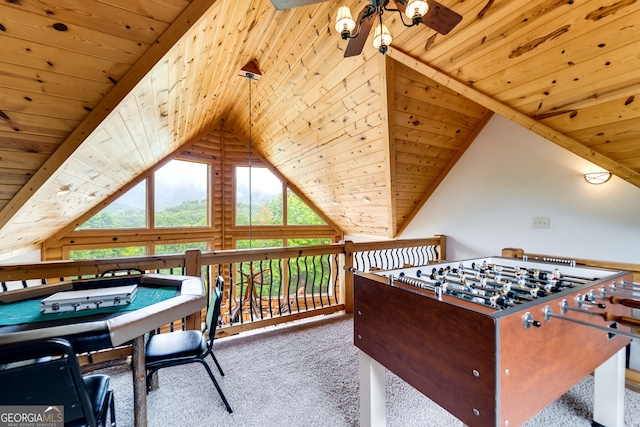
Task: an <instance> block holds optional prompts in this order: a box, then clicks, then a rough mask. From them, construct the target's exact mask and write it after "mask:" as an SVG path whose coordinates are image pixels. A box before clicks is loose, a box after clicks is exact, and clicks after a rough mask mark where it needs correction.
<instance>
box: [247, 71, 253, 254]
mask: <svg viewBox="0 0 640 427" xmlns="http://www.w3.org/2000/svg"><path fill="white" fill-rule="evenodd" d="M247 77H248V80H249V249H253V218H252V214H253V212H252V209H253V206H252V192H251V167H252V163H253V141H252V127H253V115H252V111H251V110H252V103H251V80H253V74H251V73H247Z"/></svg>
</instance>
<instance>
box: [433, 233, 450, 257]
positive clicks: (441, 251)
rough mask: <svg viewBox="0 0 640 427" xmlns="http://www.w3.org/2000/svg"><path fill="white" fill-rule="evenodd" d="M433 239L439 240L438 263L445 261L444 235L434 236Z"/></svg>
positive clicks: (445, 242)
mask: <svg viewBox="0 0 640 427" xmlns="http://www.w3.org/2000/svg"><path fill="white" fill-rule="evenodd" d="M434 237H437V238H438V239H440V261H446V259H447V236H445V235H444V234H436V235H434Z"/></svg>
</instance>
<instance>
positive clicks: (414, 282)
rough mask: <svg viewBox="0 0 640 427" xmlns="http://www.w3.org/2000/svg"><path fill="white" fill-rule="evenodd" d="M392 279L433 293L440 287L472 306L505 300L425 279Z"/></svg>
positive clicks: (497, 296) (512, 305) (403, 277)
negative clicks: (494, 300) (464, 296)
mask: <svg viewBox="0 0 640 427" xmlns="http://www.w3.org/2000/svg"><path fill="white" fill-rule="evenodd" d="M394 279H395V280H397V281H398V282H400V283H404V284H405V285H410V286H416V285H421V287H422V286H426V287H427V289H429V290H433V291H434V292H436V290H435V288H436V287H440V288H441V289H442V288H445V289H444V293H445V294H447V295H449V296H451V297H453V298H458V299H461V300H463V301H469V302H472V303H474V304H479V305H482V306H486V305H487V303H486V301H489V305H491V299H492V298H498V299H499V298H500V297H502V298H503V299H505V300H506V298H505V297H504V296H502V295H492V296H487V295H480V294H474V293H473V292H469V291H467V290H464V289H449V288H446V287H445V286H443V285H441V284H439V283H437V282H429V281H427V280H426V279H418V278H413V277H407V276H398V277H394ZM423 289H424V288H423ZM487 290H488V289H487ZM452 292H455V293H457V294H463V295H467V296H469V297H471V299H468V298H463V297H460V296H458V295H455V294H452ZM473 298H482V299H484V300H485V302H482V303H481V302H478V301H474V300H473ZM516 302H518V303H519V304H522V302H520V301H516ZM503 305H508V306H509V307H515V306H516V305H515V304H506V303H505V304H503Z"/></svg>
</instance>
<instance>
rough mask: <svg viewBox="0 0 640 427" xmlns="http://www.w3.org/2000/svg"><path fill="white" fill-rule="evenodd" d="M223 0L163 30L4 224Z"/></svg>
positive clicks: (4, 218) (21, 194)
mask: <svg viewBox="0 0 640 427" xmlns="http://www.w3.org/2000/svg"><path fill="white" fill-rule="evenodd" d="M217 1H219V0H198V1H192V2H191V3H190V4H189V6H187V8H186V9H185V10H184V11H183V12H182V13H181V14H180V16H179V17H178V18H177V19H176V20H175V21H174V22H173V24H171V26H170V27H169V28H167V30H166V31H165V32H164V33H162V35H161V36H160V37H158V40H156V42H155V43H153V44H152V45H151V46H150V47H149V49H148V50H147V51H146V52H145V53H144V54H143V55H142V57H141V58H140V60H139V61H137V62H136V63H135V64H134V65H133V66H132V67H131V68H130V69H129V71H127V73H126V74H125V75H124V76H123V77H122V79H121V80H120V81H119V82H118V83H117V84H116V85H115V86H114V87H113V89H111V91H109V93H107V95H106V96H105V97H104V98H103V99H102V101H100V103H99V104H98V105H97V106H96V107H95V108H94V109H93V111H92V112H91V113H89V114H88V115H87V117H85V119H84V120H83V121H82V123H80V125H79V126H78V127H77V128H75V130H74V131H73V132H72V133H71V134H70V135H69V137H68V138H67V139H66V140H65V141H64V142H63V143H62V144H61V145H60V147H59V148H58V149H57V150H56V151H55V153H54V154H53V155H52V156H51V157H49V159H48V160H47V161H46V162H45V163H44V164H43V165H42V167H41V168H40V169H39V170H38V171H37V172H36V173H35V174H33V176H32V177H31V179H29V181H28V182H27V183H26V184H25V185H24V186H23V187H22V188H21V189H20V191H18V193H16V195H15V196H14V197H13V199H11V201H10V202H9V203H8V204H7V205H6V206H5V207H4V208H3V209H2V211H0V228H2V227H4V226H5V225H6V224H7V223H8V222H9V221H10V220H11V218H13V217H14V216H15V215H16V214H17V213H18V212H19V211H20V209H21V208H22V207H23V206H24V205H25V203H27V201H29V199H30V198H31V197H32V196H33V195H34V194H35V193H36V192H37V191H38V190H39V189H40V187H42V186H43V185H44V184H45V183H46V182H47V180H48V179H49V178H51V176H52V175H53V174H54V173H55V172H56V171H57V170H58V169H59V168H60V166H62V164H64V162H65V161H66V160H67V159H68V158H69V156H71V155H72V154H73V153H74V152H75V151H76V149H78V147H79V146H80V145H81V144H82V142H84V140H85V139H86V138H87V137H88V136H89V135H90V134H91V133H92V132H93V131H94V130H95V129H96V128H97V127H98V126H99V125H100V124H101V123H102V122H103V121H104V120H105V119H106V118H107V116H108V115H109V114H110V113H111V112H112V111H113V110H114V109H115V108H116V106H117V105H118V104H119V103H120V102H121V101H122V100H123V99H124V98H125V97H126V96H127V95H128V94H129V93H130V92H131V91H132V90H133V88H134V87H135V86H136V84H138V82H139V81H140V80H141V79H142V78H143V77H144V76H145V75H146V74H147V73H148V72H149V71H150V70H151V69H152V68H153V67H154V66H155V65H156V63H157V62H158V61H160V59H162V57H163V56H164V55H165V54H166V53H167V52H168V51H169V50H170V49H171V48H172V47H173V45H175V44H176V43H177V42H178V41H179V40H180V38H181V37H182V36H183V35H184V34H185V33H186V32H187V31H188V30H189V29H190V28H191V27H192V26H193V25H194V24H195V23H196V21H197V20H198V19H200V18H201V17H202V16H203V15H204V14H205V13H206V12H207V11H208V10H209V9H210V8H211V6H212V5H213V4H215V3H216V2H217Z"/></svg>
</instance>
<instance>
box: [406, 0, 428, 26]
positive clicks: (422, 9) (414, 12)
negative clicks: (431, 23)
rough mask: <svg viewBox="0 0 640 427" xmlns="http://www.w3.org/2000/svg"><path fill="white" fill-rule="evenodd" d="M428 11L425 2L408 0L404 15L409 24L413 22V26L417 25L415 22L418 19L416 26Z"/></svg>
mask: <svg viewBox="0 0 640 427" xmlns="http://www.w3.org/2000/svg"><path fill="white" fill-rule="evenodd" d="M428 11H429V4H428V3H427V2H426V1H424V0H409V3H408V4H407V8H406V9H405V11H404V13H405V14H406V15H407V18H409V19H411V22H413V25H417V24H416V20H417V19H419V20H418V21H417V23H418V24H419V23H420V22H422V17H423V16H425V15H426V14H427V12H428Z"/></svg>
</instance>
